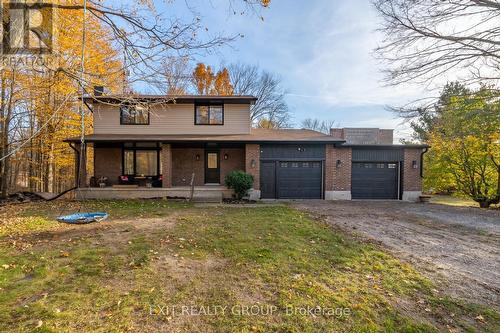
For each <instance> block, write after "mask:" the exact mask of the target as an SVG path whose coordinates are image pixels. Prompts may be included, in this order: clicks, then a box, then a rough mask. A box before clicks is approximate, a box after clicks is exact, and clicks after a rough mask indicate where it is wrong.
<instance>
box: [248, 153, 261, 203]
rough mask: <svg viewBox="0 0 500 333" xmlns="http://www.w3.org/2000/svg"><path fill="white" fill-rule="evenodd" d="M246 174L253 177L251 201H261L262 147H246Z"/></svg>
mask: <svg viewBox="0 0 500 333" xmlns="http://www.w3.org/2000/svg"><path fill="white" fill-rule="evenodd" d="M245 172H246V173H248V174H251V175H252V176H253V189H252V190H251V191H250V199H252V200H256V199H260V145H256V144H247V145H245Z"/></svg>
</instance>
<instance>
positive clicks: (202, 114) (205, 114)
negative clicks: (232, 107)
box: [194, 105, 224, 125]
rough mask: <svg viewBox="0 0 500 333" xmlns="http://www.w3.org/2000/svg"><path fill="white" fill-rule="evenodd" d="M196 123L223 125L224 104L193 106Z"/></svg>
mask: <svg viewBox="0 0 500 333" xmlns="http://www.w3.org/2000/svg"><path fill="white" fill-rule="evenodd" d="M194 116H195V117H194V118H195V124H196V125H223V124H224V106H223V105H197V106H196V107H195V115H194Z"/></svg>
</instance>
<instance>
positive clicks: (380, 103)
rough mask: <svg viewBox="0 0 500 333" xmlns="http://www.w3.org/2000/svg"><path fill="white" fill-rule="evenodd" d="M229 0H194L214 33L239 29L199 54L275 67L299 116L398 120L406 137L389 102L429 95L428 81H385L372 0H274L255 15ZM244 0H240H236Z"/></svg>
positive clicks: (216, 61)
mask: <svg viewBox="0 0 500 333" xmlns="http://www.w3.org/2000/svg"><path fill="white" fill-rule="evenodd" d="M228 2H229V1H228V0H212V1H201V0H200V1H195V0H191V1H190V2H189V5H191V6H192V8H193V9H195V10H196V11H197V12H198V13H200V15H201V17H202V19H203V21H202V22H203V24H204V25H206V27H207V28H208V31H209V32H210V33H215V32H223V33H225V34H227V35H234V34H238V33H241V34H243V35H244V38H240V39H238V40H237V41H236V42H234V43H232V44H231V46H230V47H224V48H222V49H219V50H218V52H216V53H215V54H212V55H208V56H207V55H200V56H199V57H198V58H197V59H196V60H198V61H203V62H205V63H207V64H211V65H213V66H215V67H219V65H220V64H221V63H222V64H223V63H231V62H242V63H249V64H258V65H259V66H260V67H261V68H263V69H265V70H268V71H271V72H274V73H277V74H278V75H280V76H281V78H282V80H283V86H284V88H286V90H287V91H288V95H287V102H288V104H289V106H290V109H291V111H292V114H293V122H294V123H295V125H296V126H299V124H300V121H301V120H303V119H305V118H308V117H313V118H319V119H325V120H334V121H336V122H337V123H339V124H340V126H342V127H381V128H395V129H396V137H398V138H400V137H407V136H408V134H409V130H408V126H407V125H405V124H402V120H401V119H398V118H396V117H395V115H394V114H392V113H390V112H388V111H386V109H385V108H386V106H387V105H402V104H405V103H406V102H409V101H411V100H413V99H416V98H419V97H422V96H423V92H422V89H421V88H419V87H416V86H413V87H396V88H395V87H384V85H383V83H382V78H383V76H382V74H381V69H382V65H381V64H380V63H378V62H377V60H376V59H375V58H374V56H373V54H372V52H373V49H374V47H376V45H377V43H379V42H380V40H381V38H382V36H381V35H380V34H379V33H378V32H376V31H375V30H376V29H377V27H378V20H379V18H378V17H377V15H376V13H375V11H374V9H373V8H372V7H371V5H370V2H369V0H335V1H333V0H311V1H289V0H286V1H285V0H272V2H271V6H270V8H268V9H265V10H263V11H262V16H263V17H264V20H263V21H262V20H260V19H259V17H258V16H255V15H239V14H238V15H234V14H233V13H232V10H231V9H230V6H229V5H228ZM235 3H238V1H235ZM158 10H159V11H160V12H164V14H165V16H168V14H169V12H170V13H175V15H177V16H179V17H183V16H184V17H189V16H190V15H192V14H191V13H189V12H188V11H187V10H186V5H185V2H184V1H174V2H173V4H172V3H171V2H170V1H167V4H161V3H160V4H159V5H158Z"/></svg>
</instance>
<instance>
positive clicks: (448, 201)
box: [430, 195, 500, 208]
mask: <svg viewBox="0 0 500 333" xmlns="http://www.w3.org/2000/svg"><path fill="white" fill-rule="evenodd" d="M430 202H431V203H434V204H439V205H448V206H455V207H477V208H479V204H478V203H477V202H475V201H474V200H472V199H469V198H462V197H457V196H452V195H433V196H432V198H431V201H430ZM491 207H492V208H495V207H496V208H498V207H500V205H492V206H491Z"/></svg>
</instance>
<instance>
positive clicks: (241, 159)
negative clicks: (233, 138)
mask: <svg viewBox="0 0 500 333" xmlns="http://www.w3.org/2000/svg"><path fill="white" fill-rule="evenodd" d="M225 154H227V160H225V159H224V155H225ZM234 170H242V171H245V149H244V148H222V149H221V150H220V183H221V184H224V179H225V178H226V175H227V174H228V173H230V172H231V171H234Z"/></svg>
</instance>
